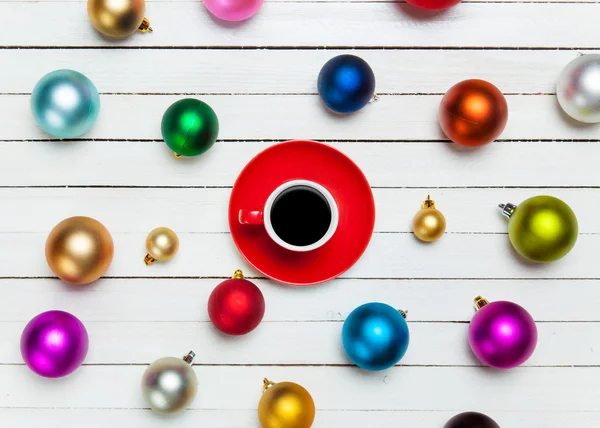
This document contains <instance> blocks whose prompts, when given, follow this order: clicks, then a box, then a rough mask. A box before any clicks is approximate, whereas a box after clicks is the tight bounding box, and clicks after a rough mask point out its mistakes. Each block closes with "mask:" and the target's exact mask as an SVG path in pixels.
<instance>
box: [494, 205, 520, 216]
mask: <svg viewBox="0 0 600 428" xmlns="http://www.w3.org/2000/svg"><path fill="white" fill-rule="evenodd" d="M498 208H500V209H501V210H502V215H504V216H506V217H508V218H510V217H511V216H512V215H513V213H514V212H515V210H516V209H517V206H516V205H514V204H511V203H510V202H507V203H506V204H499V205H498Z"/></svg>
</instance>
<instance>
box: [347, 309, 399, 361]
mask: <svg viewBox="0 0 600 428" xmlns="http://www.w3.org/2000/svg"><path fill="white" fill-rule="evenodd" d="M404 317H405V312H403V311H398V310H397V309H394V308H392V307H391V306H389V305H386V304H384V303H366V304H364V305H362V306H359V307H358V308H356V309H354V310H353V311H352V312H351V313H350V315H348V318H347V319H346V321H345V322H344V327H343V328H342V342H343V345H344V351H346V355H347V356H348V358H349V359H350V361H352V362H353V363H354V364H356V365H357V366H358V367H360V368H362V369H365V370H373V371H375V370H385V369H388V368H390V367H393V366H394V365H395V364H396V363H397V362H398V361H400V359H401V358H402V357H403V356H404V354H405V353H406V350H407V349H408V342H409V333H408V324H406V321H405V319H404Z"/></svg>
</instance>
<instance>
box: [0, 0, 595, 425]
mask: <svg viewBox="0 0 600 428" xmlns="http://www.w3.org/2000/svg"><path fill="white" fill-rule="evenodd" d="M599 14H600V4H596V3H593V2H589V3H588V2H579V1H578V2H569V1H561V2H558V1H557V2H551V1H549V2H526V3H521V2H518V1H511V0H505V1H502V0H501V1H499V2H489V3H488V2H483V1H470V2H465V3H463V4H461V5H458V6H457V7H455V8H453V9H451V10H449V11H447V12H445V13H441V14H438V15H431V14H429V15H428V14H425V13H421V12H419V11H417V10H415V9H413V8H411V7H409V6H407V5H406V4H402V3H394V2H387V1H335V0H323V1H318V2H317V1H315V2H310V1H304V0H301V1H298V0H288V1H286V0H281V1H267V3H266V4H265V6H264V8H263V9H262V11H261V12H260V13H259V15H258V16H256V17H255V18H254V19H252V20H250V21H248V22H245V23H242V24H240V25H222V24H219V23H217V22H216V21H214V20H213V19H212V18H211V17H210V16H209V15H208V13H207V12H206V10H205V9H204V7H203V6H202V4H201V2H200V1H199V0H197V1H189V0H173V1H164V0H163V1H160V0H155V1H152V0H149V2H148V5H147V16H148V18H150V19H151V21H152V25H153V27H154V30H155V31H154V33H153V34H146V35H142V34H137V35H135V36H133V37H131V38H129V39H127V40H124V41H123V42H120V43H109V42H107V41H105V40H103V39H101V38H100V37H99V36H98V35H97V34H96V33H95V32H94V30H93V28H92V27H91V25H90V23H89V21H88V19H87V13H86V4H85V1H82V0H63V1H53V0H38V1H31V0H0V140H1V142H0V201H1V208H2V209H1V210H0V254H1V259H0V277H1V278H0V426H1V427H2V428H18V427H26V428H59V427H60V428H63V427H80V426H81V427H86V428H107V427H111V428H129V427H135V428H158V427H161V428H162V427H184V426H185V427H207V428H256V427H257V426H258V422H257V418H256V407H257V403H258V400H259V398H260V395H261V386H262V378H263V377H265V376H267V377H269V378H270V379H273V380H275V381H283V380H291V381H296V382H299V383H301V384H302V385H304V386H305V387H306V388H307V389H308V390H309V391H310V392H311V393H312V394H313V397H314V399H315V401H316V405H317V408H318V411H317V419H316V421H315V424H314V427H315V428H371V427H381V428H395V427H411V428H441V427H442V426H443V424H444V422H445V421H446V420H447V419H449V418H450V417H451V416H452V415H454V414H455V413H458V412H460V411H465V410H478V411H482V412H485V413H487V414H489V415H490V416H492V417H493V418H494V419H496V420H497V421H498V423H499V424H500V425H501V426H502V428H562V427H564V426H570V427H572V428H593V427H598V426H600V353H599V351H600V315H599V309H600V291H599V290H600V289H599V288H598V287H599V283H598V279H599V278H600V264H599V261H598V260H599V259H598V257H599V253H600V219H599V217H598V209H599V208H600V194H599V190H598V189H599V186H600V174H598V172H597V171H598V163H599V162H600V144H599V143H600V140H599V137H600V128H599V127H598V126H581V125H577V124H575V123H573V122H571V121H569V120H567V119H566V118H565V117H564V116H563V115H562V114H561V113H560V111H559V109H558V107H557V102H556V98H555V95H554V92H555V81H556V78H557V76H558V73H559V72H560V70H561V69H562V67H563V66H564V65H565V64H566V63H567V62H568V61H570V60H571V59H573V58H575V57H576V56H577V55H579V54H580V53H581V52H593V51H594V49H598V48H600V32H599V30H598V28H599V27H598V16H599ZM352 48H356V49H357V51H356V53H357V54H358V55H360V56H361V57H363V58H364V59H366V60H367V61H368V62H369V63H370V65H371V66H372V68H373V69H374V71H375V74H376V77H377V91H378V94H379V96H380V101H379V102H378V103H376V104H372V105H370V106H368V107H367V108H365V109H364V110H363V111H361V112H359V113H358V114H354V115H351V116H348V117H346V118H339V117H334V116H332V115H330V114H327V113H326V111H325V110H324V108H323V107H322V106H321V104H320V101H319V98H318V96H317V95H316V78H317V74H318V72H319V70H320V68H321V66H322V65H323V64H324V63H325V61H327V60H328V59H329V58H331V57H332V56H334V55H337V54H341V53H344V52H350V51H351V49H352ZM58 68H72V69H76V70H79V71H81V72H83V73H85V74H86V75H88V76H89V77H90V78H91V79H92V81H94V82H95V84H96V85H97V87H98V88H99V90H100V92H101V93H102V95H101V101H102V110H101V113H100V118H99V120H98V122H97V124H96V126H95V127H94V129H93V130H92V131H91V132H90V133H89V134H88V135H86V136H85V138H83V139H81V141H76V142H57V141H52V140H49V137H48V136H47V135H45V134H43V133H42V132H41V131H40V130H38V128H37V127H36V125H35V123H34V121H33V118H32V116H31V114H30V111H29V94H30V92H31V89H32V88H33V86H34V84H35V83H36V82H37V80H38V79H39V78H40V77H41V76H42V75H43V74H45V73H47V72H49V71H51V70H54V69H58ZM474 77H477V78H483V79H487V80H489V81H491V82H493V83H494V84H496V85H497V86H498V87H499V88H500V89H501V90H502V91H503V92H504V93H506V94H507V99H508V103H509V107H510V118H509V123H508V126H507V128H506V130H505V132H504V134H503V135H502V139H501V140H500V141H498V142H495V143H493V144H491V145H489V146H487V147H485V148H482V149H480V150H477V151H471V152H464V151H460V150H457V148H456V147H455V146H453V145H451V144H450V143H448V142H447V141H446V140H445V138H444V136H443V135H442V134H441V131H440V130H439V127H438V125H437V117H436V116H437V106H438V103H439V101H440V98H441V95H442V94H443V93H444V92H445V91H446V90H447V89H448V88H449V87H450V86H452V85H453V84H454V83H456V82H458V81H460V80H463V79H466V78H474ZM183 96H196V97H199V98H200V99H202V100H204V101H206V102H208V103H209V104H210V105H211V106H213V108H214V109H215V111H216V112H217V114H218V116H219V119H220V122H221V134H220V142H219V143H217V145H215V147H214V148H213V149H212V150H211V151H210V152H208V153H207V154H206V155H203V156H201V157H200V158H198V159H195V160H191V161H190V160H177V159H174V158H173V156H172V155H171V154H170V153H169V151H168V149H167V147H166V145H164V143H162V141H161V135H160V119H161V117H162V114H163V112H164V110H165V109H166V108H167V107H168V106H169V105H170V104H171V103H172V102H173V101H175V100H177V99H179V98H181V97H183ZM306 138H310V139H316V140H320V141H323V142H329V143H331V144H332V145H333V146H334V147H336V148H338V149H340V150H341V151H343V152H345V153H346V154H348V155H349V156H350V157H351V158H352V159H354V160H355V161H356V162H357V163H358V165H359V166H360V167H361V168H362V169H363V171H364V172H365V173H366V175H367V177H368V179H369V180H370V183H371V185H372V186H373V192H374V194H375V199H376V204H377V222H376V228H375V229H376V231H375V234H374V236H373V239H372V241H371V245H370V247H369V249H368V250H367V252H366V253H365V255H364V257H363V258H362V259H361V260H360V262H359V263H358V264H357V265H356V266H355V267H354V268H352V269H351V270H350V271H349V272H348V273H347V274H345V275H344V277H343V278H342V279H338V280H335V281H332V282H331V283H329V284H326V285H321V286H319V287H315V288H306V289H300V288H288V287H284V286H280V285H277V284H275V283H272V282H269V281H267V280H265V279H260V278H259V279H256V283H257V284H258V285H259V286H260V288H261V290H262V291H263V293H264V294H265V297H266V300H267V312H266V315H265V319H264V321H263V323H262V324H261V326H260V327H259V328H258V329H257V330H256V331H255V332H254V333H252V334H250V335H248V336H247V337H241V338H235V339H233V338H225V337H223V336H221V335H219V334H217V333H216V332H215V331H214V329H213V328H212V326H211V324H210V322H209V321H208V316H207V313H206V302H207V298H208V295H209V293H210V291H211V290H212V289H213V288H214V287H215V286H216V285H217V284H218V283H219V282H220V281H221V280H222V279H224V278H226V277H227V276H229V275H231V273H232V272H233V271H234V270H235V269H237V268H242V269H244V271H245V272H246V274H247V275H248V276H253V277H258V275H257V273H256V272H253V271H252V270H251V269H250V268H249V267H248V266H247V265H246V264H245V263H244V262H243V261H242V258H241V257H240V255H239V254H238V253H237V251H236V250H235V247H234V245H233V243H232V241H231V237H230V236H229V233H228V227H227V222H226V210H227V201H228V197H229V193H230V189H231V185H232V184H233V182H234V180H235V177H236V176H237V174H238V173H239V171H240V170H241V169H242V167H243V166H244V165H245V164H246V162H248V161H249V160H250V159H251V158H252V157H253V156H254V155H255V154H257V153H258V152H260V151H261V150H263V149H264V148H266V147H268V146H270V145H271V144H273V143H274V142H278V141H282V140H286V139H306ZM428 193H431V195H432V197H433V198H434V199H435V200H436V203H437V206H438V207H439V209H440V210H442V211H443V212H444V213H445V214H446V217H447V219H448V231H447V234H446V236H445V237H444V238H443V239H442V240H441V241H439V242H437V243H435V244H433V245H422V244H420V243H418V242H417V241H416V240H415V239H414V237H413V236H412V235H411V233H410V222H411V219H412V216H413V215H414V213H415V212H416V211H417V210H418V209H419V206H420V203H421V201H422V200H423V199H424V198H425V197H426V196H427V194H428ZM537 194H551V195H554V196H557V197H560V198H562V199H563V200H565V201H566V202H567V203H569V204H570V205H571V206H572V207H573V209H574V210H575V212H576V214H577V216H578V218H579V222H580V231H581V236H580V238H579V241H578V243H577V245H576V247H575V249H574V250H573V251H572V252H571V254H569V256H568V257H567V258H565V259H564V260H562V261H560V262H558V263H555V264H551V265H544V266H530V265H527V264H525V263H523V262H522V261H520V260H519V259H518V258H516V257H515V255H514V254H513V252H512V251H511V249H510V246H509V244H508V239H507V236H506V221H505V219H503V218H502V216H501V214H500V212H499V210H498V209H497V207H496V206H497V204H498V203H500V202H508V201H511V202H513V203H519V202H521V201H522V200H523V199H525V198H527V197H529V196H533V195H537ZM72 215H88V216H92V217H95V218H97V219H98V220H100V221H101V222H103V223H104V224H105V225H106V226H107V227H108V229H109V230H110V231H111V233H112V234H113V237H114V240H115V247H116V251H115V260H114V262H113V265H112V267H111V268H110V270H109V271H108V272H107V276H106V278H103V279H102V280H100V281H98V282H97V283H96V284H95V285H93V286H90V287H85V288H76V287H69V286H66V285H65V284H63V283H61V282H60V281H58V280H56V279H54V278H53V277H52V274H51V272H50V270H49V269H48V267H47V265H46V262H45V259H44V242H45V239H46V236H47V234H48V232H49V230H50V229H51V228H52V227H53V226H54V225H55V224H56V223H58V222H59V221H60V220H62V219H64V218H66V217H69V216H72ZM162 225H164V226H169V227H171V228H173V229H174V230H175V231H177V232H178V234H179V236H180V239H181V250H180V253H179V254H178V256H177V257H176V258H175V259H174V260H173V261H172V262H171V263H168V264H160V265H158V264H157V265H154V266H152V267H150V268H148V267H146V266H145V265H144V263H143V262H142V258H143V256H144V239H145V236H146V234H147V233H148V232H149V231H150V230H151V229H153V228H154V227H156V226H162ZM477 294H482V295H484V296H486V297H487V298H488V299H490V300H503V299H506V300H512V301H515V302H517V303H520V304H522V305H523V306H525V307H526V308H527V309H528V310H529V311H530V312H531V313H532V315H533V316H534V318H535V319H536V321H537V322H538V329H539V336H540V337H539V344H538V348H537V350H536V352H535V354H534V356H533V357H532V358H531V359H530V360H529V361H528V362H527V363H526V365H525V366H524V367H521V368H518V369H515V370H512V371H507V372H498V371H492V370H489V369H486V368H482V367H479V365H478V362H477V361H476V360H475V359H474V357H473V356H472V355H471V353H470V351H469V348H468V344H467V341H466V331H467V326H468V321H469V320H470V319H471V317H472V315H473V309H472V299H473V297H474V296H475V295H477ZM374 300H375V301H382V302H387V303H390V304H392V305H395V306H397V307H401V308H405V309H408V310H409V327H410V331H411V345H410V347H409V350H408V353H407V355H406V357H405V358H404V359H403V360H402V365H401V366H399V367H396V368H394V369H392V370H388V371H385V372H379V373H366V372H363V371H360V370H358V369H356V368H354V367H352V366H350V365H349V364H348V361H347V359H346V358H345V356H344V354H343V351H342V349H341V340H340V332H341V328H342V321H343V320H344V319H345V317H346V316H347V315H348V313H349V312H350V311H351V310H352V309H354V308H355V307H356V306H358V305H359V304H361V303H364V302H367V301H374ZM49 309H63V310H67V311H70V312H72V313H73V314H75V315H77V316H78V317H80V319H82V320H83V321H84V323H85V324H86V326H87V328H88V331H89V333H90V337H91V346H90V352H89V354H88V358H87V360H86V364H85V366H84V367H82V368H81V369H79V370H78V371H76V372H75V373H74V374H73V375H71V376H69V377H67V378H64V379H61V380H46V379H42V378H39V377H36V376H35V375H34V374H33V373H31V372H30V371H29V370H28V369H27V368H26V367H25V366H24V365H23V362H22V359H21V356H20V352H19V337H20V333H21V331H22V329H23V327H24V325H25V323H26V322H27V321H28V320H29V319H31V318H32V317H33V316H34V315H36V314H38V313H39V312H42V311H45V310H49ZM190 349H194V350H195V351H196V352H197V353H198V357H197V363H198V364H197V365H196V366H195V367H196V370H197V373H198V377H199V380H200V389H199V393H198V396H197V399H196V401H195V402H194V403H193V405H192V409H190V410H189V411H187V412H186V413H185V414H183V415H182V416H181V417H178V418H176V419H175V420H172V419H164V418H160V417H157V416H155V415H153V414H152V413H151V412H150V411H149V410H147V409H144V403H143V402H142V398H141V394H140V391H139V381H140V377H141V374H142V372H143V371H144V369H145V366H146V365H147V364H149V363H150V362H151V361H153V360H155V359H157V358H160V357H163V356H177V355H182V354H184V353H186V352H187V351H189V350H190Z"/></svg>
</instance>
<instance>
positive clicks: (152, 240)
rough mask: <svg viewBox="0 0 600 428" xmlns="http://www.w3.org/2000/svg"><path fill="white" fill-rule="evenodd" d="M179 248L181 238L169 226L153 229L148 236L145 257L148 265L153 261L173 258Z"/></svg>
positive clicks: (164, 260)
mask: <svg viewBox="0 0 600 428" xmlns="http://www.w3.org/2000/svg"><path fill="white" fill-rule="evenodd" d="M177 250H179V238H178V237H177V234H176V233H175V232H173V231H172V230H171V229H169V228H168V227H157V228H156V229H154V230H152V231H151V232H150V233H149V234H148V237H147V238H146V251H148V254H146V256H145V257H144V262H145V263H146V265H151V264H152V263H154V262H156V261H159V262H166V261H167V260H171V259H172V258H173V257H175V254H177Z"/></svg>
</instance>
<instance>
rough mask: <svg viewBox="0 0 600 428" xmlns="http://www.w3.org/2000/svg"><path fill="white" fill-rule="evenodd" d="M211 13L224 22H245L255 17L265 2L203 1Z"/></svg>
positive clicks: (256, 0)
mask: <svg viewBox="0 0 600 428" xmlns="http://www.w3.org/2000/svg"><path fill="white" fill-rule="evenodd" d="M202 2H203V3H204V6H206V8H207V9H208V11H209V12H210V13H212V14H213V15H214V16H216V17H217V18H219V19H222V20H224V21H244V20H246V19H248V18H250V17H252V16H254V15H255V14H256V13H257V12H258V11H259V10H260V8H261V7H262V5H263V2H264V0H202Z"/></svg>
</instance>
